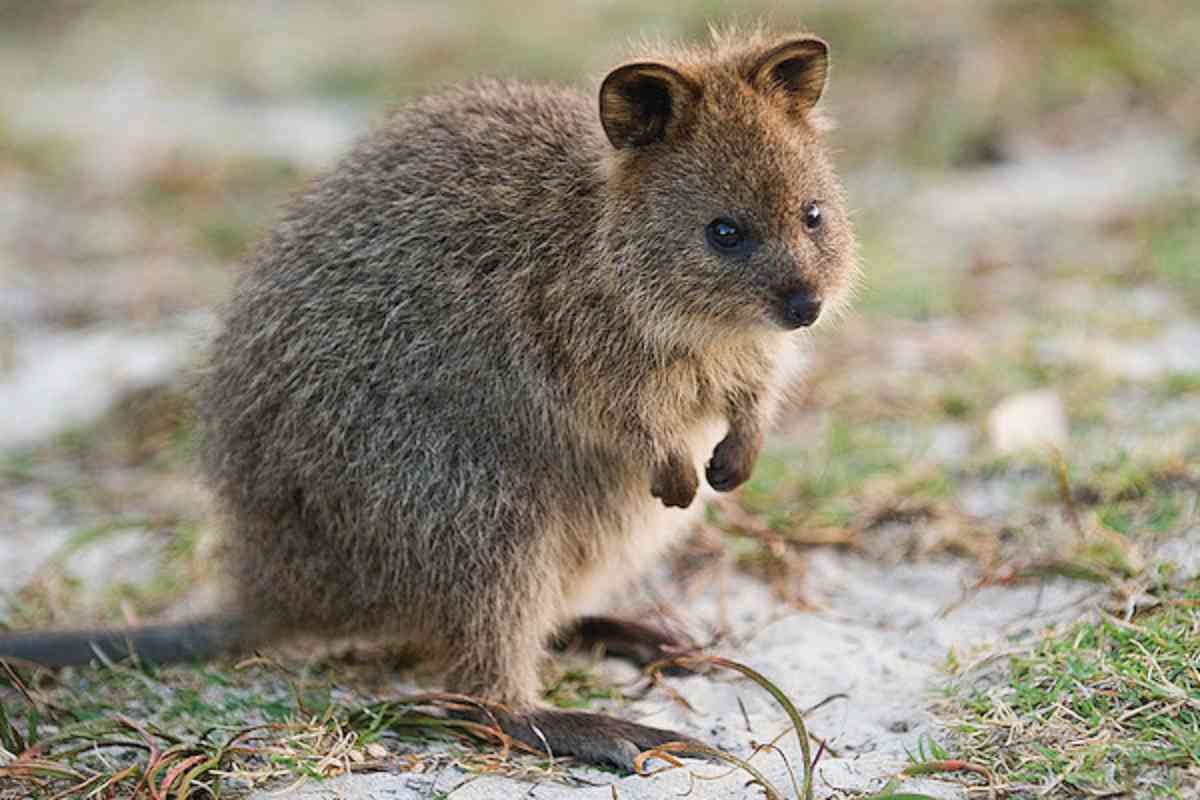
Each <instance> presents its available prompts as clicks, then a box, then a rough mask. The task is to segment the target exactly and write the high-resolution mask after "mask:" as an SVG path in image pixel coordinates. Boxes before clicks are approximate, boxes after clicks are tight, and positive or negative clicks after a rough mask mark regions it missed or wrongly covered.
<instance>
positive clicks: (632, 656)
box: [557, 617, 696, 675]
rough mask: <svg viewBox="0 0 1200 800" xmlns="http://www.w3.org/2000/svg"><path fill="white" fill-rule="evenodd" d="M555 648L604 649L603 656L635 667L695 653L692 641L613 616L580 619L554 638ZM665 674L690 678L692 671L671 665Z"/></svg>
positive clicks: (664, 670)
mask: <svg viewBox="0 0 1200 800" xmlns="http://www.w3.org/2000/svg"><path fill="white" fill-rule="evenodd" d="M557 645H558V647H559V649H568V648H571V649H582V650H592V649H594V648H595V647H596V646H600V647H603V648H604V652H605V654H606V655H610V656H612V657H614V658H620V659H624V660H626V661H629V662H631V663H633V664H635V665H637V666H639V667H647V666H649V665H651V664H653V663H655V662H657V661H663V660H665V659H670V658H674V657H676V656H681V655H686V654H688V653H690V652H693V651H694V650H696V645H695V644H694V643H692V642H688V641H684V640H682V639H680V638H679V637H677V636H675V635H673V634H671V633H668V632H667V631H664V630H662V629H661V628H657V627H655V626H653V625H647V624H645V623H642V622H634V621H632V620H625V619H617V618H615V617H580V618H579V619H578V620H576V621H575V623H574V624H573V625H572V626H571V627H570V628H568V629H566V630H565V631H563V632H562V633H561V634H560V635H559V636H558V637H557ZM662 672H663V674H665V675H692V674H694V673H693V671H692V670H690V669H687V668H686V667H682V666H679V665H671V666H668V667H665V668H664V669H663V670H662Z"/></svg>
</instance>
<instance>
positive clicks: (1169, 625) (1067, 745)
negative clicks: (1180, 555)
mask: <svg viewBox="0 0 1200 800" xmlns="http://www.w3.org/2000/svg"><path fill="white" fill-rule="evenodd" d="M1198 644H1200V584H1193V585H1191V586H1189V587H1188V588H1186V589H1185V590H1183V591H1179V592H1170V593H1167V594H1166V595H1165V596H1163V597H1162V598H1161V602H1160V604H1159V605H1158V606H1157V607H1156V608H1154V609H1153V610H1151V611H1148V612H1146V613H1143V614H1140V615H1138V616H1136V617H1134V619H1132V620H1130V621H1125V620H1122V619H1118V618H1116V617H1105V618H1102V619H1100V620H1097V621H1089V622H1081V623H1077V624H1075V625H1070V626H1066V627H1063V628H1060V629H1057V630H1051V631H1048V632H1047V633H1046V634H1044V635H1043V636H1042V637H1041V638H1040V640H1039V641H1038V642H1037V643H1036V644H1034V645H1033V646H1031V647H1029V648H1027V649H1023V650H1024V652H1022V653H1021V654H1020V655H1015V656H1013V657H1011V658H1010V659H1009V660H1008V664H1007V668H1006V669H1005V670H1003V672H1002V673H1001V674H1000V675H999V676H995V677H994V681H995V683H994V685H991V686H989V687H987V688H981V687H979V686H978V681H979V676H977V675H968V676H966V679H963V680H960V681H959V684H958V686H957V690H956V691H955V693H954V694H953V696H952V697H951V700H950V702H949V707H948V709H947V710H946V718H947V719H948V721H949V723H950V725H951V726H952V728H953V730H954V731H955V732H956V733H957V735H958V737H959V738H958V745H959V748H960V752H961V754H962V757H963V758H964V759H967V760H969V761H971V762H975V763H978V764H981V765H983V766H985V767H987V768H988V769H990V770H991V771H992V772H993V774H994V775H995V776H996V779H997V780H998V781H1000V782H1002V783H1003V784H1004V785H1005V786H1006V787H1007V790H1008V791H1012V792H1015V793H1017V794H1018V795H1020V793H1021V792H1032V791H1034V789H1036V788H1038V787H1046V788H1049V787H1053V786H1061V787H1062V790H1063V792H1060V794H1062V793H1064V792H1065V793H1066V795H1068V796H1078V797H1085V796H1100V795H1101V794H1103V793H1105V792H1130V793H1133V794H1135V795H1136V796H1139V797H1152V796H1153V797H1178V798H1183V797H1190V796H1193V795H1191V794H1190V793H1189V791H1187V790H1185V788H1184V787H1185V786H1190V787H1192V790H1194V788H1195V786H1196V785H1197V783H1196V782H1197V781H1198V780H1200V671H1198V670H1197V661H1196V653H1197V645H1198ZM1168 768H1175V769H1173V770H1172V769H1168Z"/></svg>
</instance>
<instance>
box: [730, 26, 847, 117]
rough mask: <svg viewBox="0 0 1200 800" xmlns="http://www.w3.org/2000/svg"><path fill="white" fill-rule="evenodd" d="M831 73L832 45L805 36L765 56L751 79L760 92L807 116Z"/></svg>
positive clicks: (762, 56)
mask: <svg viewBox="0 0 1200 800" xmlns="http://www.w3.org/2000/svg"><path fill="white" fill-rule="evenodd" d="M828 74H829V45H827V44H825V42H824V40H822V39H818V38H817V37H816V36H803V37H801V38H799V39H793V40H791V41H787V42H784V43H783V44H781V45H779V46H777V47H773V48H772V49H770V50H768V51H767V52H766V53H763V54H762V55H761V56H760V57H759V58H758V60H757V61H756V62H755V63H754V65H753V66H752V67H751V69H750V76H749V77H750V83H751V84H752V85H754V86H755V87H757V88H758V90H759V91H761V92H764V93H767V94H775V95H777V96H779V97H782V98H783V99H784V101H785V102H786V103H787V105H788V106H789V107H790V110H792V111H793V112H794V113H797V114H806V113H808V111H809V110H810V109H812V107H813V106H815V105H816V104H817V101H818V100H820V99H821V93H822V92H823V91H824V90H825V79H826V77H827V76H828Z"/></svg>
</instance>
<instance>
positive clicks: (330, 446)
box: [0, 34, 855, 753]
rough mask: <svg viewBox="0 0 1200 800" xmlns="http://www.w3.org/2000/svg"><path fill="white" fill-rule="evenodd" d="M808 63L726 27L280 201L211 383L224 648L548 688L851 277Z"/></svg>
mask: <svg viewBox="0 0 1200 800" xmlns="http://www.w3.org/2000/svg"><path fill="white" fill-rule="evenodd" d="M824 54H825V47H824V44H823V43H821V42H819V40H816V39H814V38H812V37H787V38H784V37H769V36H767V35H765V34H750V35H738V34H731V35H726V36H725V37H718V38H717V39H716V40H715V41H714V42H713V43H712V44H711V45H710V46H705V47H695V48H687V49H682V50H672V51H667V52H665V53H662V54H659V55H655V54H649V55H643V56H642V57H640V58H638V60H637V61H633V62H630V63H629V64H628V65H625V66H623V67H619V68H618V69H617V70H614V72H613V73H610V76H609V78H608V79H607V80H606V81H605V83H604V84H603V89H602V91H601V93H600V97H601V114H600V115H598V114H597V110H596V100H595V99H594V98H595V95H592V96H590V97H589V96H587V95H584V94H580V93H578V92H575V91H570V90H565V89H554V88H542V87H530V86H523V85H514V84H502V83H480V84H477V85H474V86H470V87H466V88H460V89H455V90H452V91H449V92H446V93H444V94H440V95H437V96H433V97H428V98H426V99H424V100H421V101H418V102H416V103H415V104H413V105H411V106H409V107H408V108H406V109H404V110H402V111H400V112H398V113H397V114H395V115H394V116H393V117H392V118H391V119H390V120H388V121H387V122H386V124H384V125H383V126H382V127H380V128H379V129H378V130H376V131H375V132H374V133H373V134H371V135H370V136H369V137H367V138H366V139H365V140H363V141H362V142H361V143H359V144H358V145H357V146H356V147H355V148H354V149H353V151H352V152H351V153H350V154H349V155H348V156H347V157H346V158H345V159H344V160H343V161H342V162H341V163H340V164H339V165H338V166H337V168H336V169H334V170H333V171H332V172H331V173H329V174H328V175H326V176H325V177H323V178H321V179H319V180H317V181H316V182H315V183H314V184H313V185H312V186H311V188H310V189H309V190H308V191H307V192H305V193H304V194H303V195H302V196H301V197H299V198H298V199H297V200H296V201H295V202H294V203H293V204H292V206H291V208H290V210H289V211H288V213H287V215H286V217H285V219H284V220H283V221H282V223H281V224H280V225H279V226H278V228H277V229H276V230H275V232H274V233H273V234H272V235H271V236H270V237H269V238H268V239H267V240H266V241H265V242H264V243H263V244H262V245H261V246H260V247H259V248H258V249H257V251H256V252H255V254H254V255H253V258H252V259H251V262H250V264H249V268H248V269H247V271H246V272H245V274H244V275H243V276H242V278H241V280H240V282H239V284H238V287H237V290H236V292H235V293H234V296H233V299H232V301H231V303H230V304H229V306H228V308H227V309H226V310H225V313H224V325H223V328H222V330H221V332H220V334H219V335H218V336H217V338H216V340H215V343H214V345H213V348H212V359H211V368H210V369H209V370H208V372H207V374H206V375H205V376H204V379H203V383H202V390H201V392H200V406H201V413H202V419H203V423H204V431H205V437H206V445H205V455H204V465H205V468H206V471H207V474H208V476H209V478H210V480H211V483H212V486H213V488H214V489H215V491H216V495H217V497H218V499H219V503H220V506H221V509H222V512H223V517H224V520H225V522H226V524H227V526H228V531H229V540H230V552H229V557H228V568H229V572H230V576H231V578H232V583H233V586H234V591H235V597H234V598H233V603H232V607H233V608H236V609H237V619H238V620H239V621H240V625H241V627H240V631H239V633H238V635H237V641H238V643H239V644H240V645H241V646H248V645H250V644H256V643H259V642H267V641H272V640H277V639H280V638H283V637H287V636H289V635H292V634H296V633H319V634H327V635H344V634H371V635H375V636H384V637H388V638H391V639H394V640H403V641H406V642H413V643H417V644H419V645H420V646H421V647H423V648H424V649H425V650H426V651H427V652H428V653H429V655H431V656H433V657H436V658H440V659H442V660H443V661H444V662H445V663H446V664H447V668H448V673H447V675H448V677H447V684H448V688H449V689H451V690H455V691H459V692H464V693H469V694H474V695H477V696H480V697H482V698H485V699H486V700H489V701H495V702H498V703H503V704H505V705H507V706H508V707H509V708H510V709H514V710H515V711H517V712H522V711H526V710H531V709H534V708H535V707H536V706H537V702H538V694H539V692H538V689H539V687H538V676H537V667H538V660H539V658H540V657H541V656H542V654H543V652H544V648H545V646H546V644H547V642H548V641H549V639H550V638H551V636H552V634H553V633H554V631H555V630H556V629H558V628H560V627H561V626H563V625H565V624H567V623H569V622H570V620H571V619H572V618H573V616H574V615H575V614H576V613H578V612H577V606H578V605H579V603H580V602H582V600H583V596H584V595H585V594H587V593H588V592H589V591H590V590H592V589H603V588H605V586H606V585H609V584H611V583H612V577H611V576H613V575H616V574H619V575H621V576H622V577H623V578H624V577H627V576H628V575H629V574H630V572H631V570H632V569H634V568H636V567H637V566H639V565H640V564H646V563H649V562H650V561H651V557H652V555H653V553H654V551H655V550H656V549H657V548H659V547H661V546H663V545H664V544H665V543H666V542H667V541H669V540H670V538H671V537H672V536H673V535H674V534H675V533H676V532H678V531H679V530H682V529H683V528H684V527H685V523H686V521H687V519H688V518H689V516H688V515H687V514H686V513H685V512H682V511H678V510H674V511H668V510H666V509H664V508H663V507H662V506H680V507H686V506H691V507H692V508H693V509H695V508H696V507H697V506H696V504H694V503H693V498H694V495H695V493H696V491H697V487H698V485H699V476H698V475H697V472H696V469H697V465H698V463H702V462H703V461H704V460H705V458H706V457H707V455H708V453H710V452H712V445H713V444H714V443H715V442H716V440H717V439H718V438H720V436H721V433H722V422H721V421H724V425H725V426H727V428H728V434H727V435H726V436H725V437H724V438H723V439H722V440H721V442H720V444H719V445H717V447H716V450H715V452H714V453H713V456H712V461H711V463H710V464H709V465H708V468H707V479H708V481H709V483H710V484H711V485H713V486H714V488H718V489H722V490H728V489H731V488H733V487H734V486H736V485H737V484H739V483H741V482H743V481H744V480H745V479H746V478H747V477H748V475H749V472H750V469H751V467H752V465H753V461H754V458H755V456H756V455H757V452H758V449H759V447H760V446H761V442H762V436H763V430H764V429H765V427H766V426H767V424H768V422H769V418H770V416H771V414H772V412H773V410H774V408H775V406H776V405H777V401H778V397H779V395H780V392H781V390H782V389H783V388H784V387H785V385H786V383H787V381H788V380H789V379H790V378H791V375H790V374H789V370H790V367H789V364H791V362H792V361H794V360H795V359H794V356H795V351H796V350H797V348H798V347H800V341H799V340H800V339H802V338H803V336H802V335H798V334H796V333H795V332H792V331H789V330H787V329H785V327H784V326H782V325H781V324H780V322H779V321H778V314H777V307H778V304H779V297H780V295H781V293H786V292H789V291H798V290H800V289H803V290H805V291H809V292H811V293H812V294H814V295H815V296H819V297H820V298H821V299H822V301H823V304H824V308H825V309H826V312H827V313H828V310H829V309H830V308H836V307H837V306H839V304H840V303H841V302H842V300H843V298H844V297H845V295H846V293H847V290H848V287H849V285H850V283H851V281H852V278H853V275H854V273H855V265H854V256H853V243H852V237H851V232H850V223H849V220H848V219H847V213H846V211H845V208H844V203H843V200H842V191H841V188H840V186H839V185H838V183H837V181H836V179H835V177H834V174H833V170H832V168H831V166H830V163H829V158H828V155H827V149H826V145H825V143H824V141H823V137H822V126H821V125H820V124H819V118H818V117H817V116H816V112H815V111H814V110H813V109H812V105H813V103H815V102H816V99H817V97H818V96H819V94H820V91H821V88H822V87H823V85H824V79H825V72H824V70H825V61H824ZM789 55H793V56H796V57H798V58H804V59H808V60H809V63H807V65H806V64H805V63H802V62H796V61H794V60H792V61H788V57H789ZM785 62H786V63H785ZM781 63H782V64H784V67H779V65H780V64H781ZM812 199H818V200H819V201H820V203H821V208H822V212H823V219H824V225H823V228H822V229H821V230H819V231H818V232H817V233H816V234H813V233H811V232H809V231H808V230H806V229H805V227H804V215H805V209H806V204H807V203H808V202H809V201H810V200H812ZM723 216H736V217H737V218H738V219H739V220H741V221H742V222H743V223H744V224H745V225H746V226H748V227H749V228H750V229H751V230H752V231H754V232H755V233H756V235H757V238H758V239H759V241H760V244H759V245H758V247H757V249H755V250H754V252H753V253H751V254H750V255H749V256H747V257H746V258H744V259H739V260H734V261H731V260H730V259H729V258H727V257H725V256H723V255H721V254H719V253H717V252H714V249H713V248H712V247H711V246H710V245H708V244H707V243H706V240H705V226H706V225H707V224H708V223H709V221H710V220H712V219H714V218H717V217H723ZM705 437H707V438H705ZM704 448H707V449H704ZM655 497H658V498H659V499H660V500H661V505H660V504H659V501H656V500H655ZM651 524H653V525H654V526H656V527H659V528H660V529H659V530H658V531H651V530H646V529H643V526H645V525H651ZM0 652H3V643H2V640H0ZM539 713H541V712H539ZM660 733H661V732H660ZM568 738H569V737H568ZM571 741H574V740H573V739H572V740H571ZM567 746H573V745H567ZM584 749H586V748H584ZM626 749H627V748H626ZM587 752H589V753H590V752H591V751H587Z"/></svg>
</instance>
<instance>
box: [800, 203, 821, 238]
mask: <svg viewBox="0 0 1200 800" xmlns="http://www.w3.org/2000/svg"><path fill="white" fill-rule="evenodd" d="M822 221H823V220H822V218H821V204H820V203H818V202H817V201H816V200H809V201H808V203H807V204H806V205H805V206H804V227H806V228H808V229H809V230H810V231H815V230H816V229H817V228H819V227H821V222H822Z"/></svg>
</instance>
